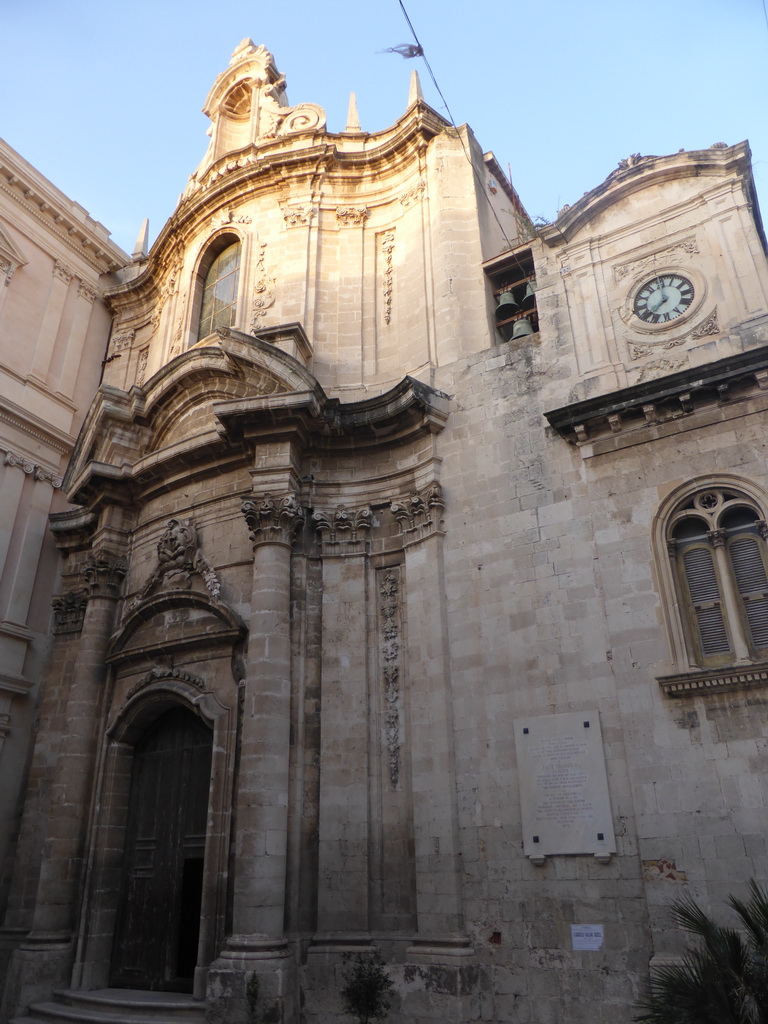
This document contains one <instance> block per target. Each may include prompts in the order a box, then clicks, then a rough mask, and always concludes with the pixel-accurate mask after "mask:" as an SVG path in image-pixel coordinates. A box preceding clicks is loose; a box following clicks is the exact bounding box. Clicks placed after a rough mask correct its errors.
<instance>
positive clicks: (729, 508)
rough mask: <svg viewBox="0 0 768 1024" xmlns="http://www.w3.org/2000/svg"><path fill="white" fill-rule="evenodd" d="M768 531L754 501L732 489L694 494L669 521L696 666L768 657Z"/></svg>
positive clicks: (676, 575) (686, 630)
mask: <svg viewBox="0 0 768 1024" xmlns="http://www.w3.org/2000/svg"><path fill="white" fill-rule="evenodd" d="M766 530H767V528H766V523H765V520H764V519H763V513H762V510H761V509H760V508H758V507H757V506H756V504H755V502H754V500H753V499H751V498H749V497H748V496H747V495H745V494H743V493H740V492H739V491H738V490H736V489H730V488H710V489H707V490H703V491H700V492H698V493H695V494H693V495H691V496H690V497H688V498H687V499H686V501H685V502H681V503H680V505H678V507H677V508H676V510H675V511H674V513H673V515H672V516H671V517H670V520H669V525H668V531H669V532H668V534H667V537H668V542H667V543H668V549H669V553H670V556H671V563H672V568H673V574H674V578H675V584H676V589H677V592H678V601H679V606H680V610H681V612H682V619H683V622H682V625H683V632H684V634H685V637H686V646H687V647H688V651H689V656H690V660H691V661H692V662H693V663H695V664H697V665H700V666H702V667H707V666H715V665H726V664H732V663H744V662H749V661H756V660H760V659H763V658H767V657H768V551H767V550H766V541H765V538H766Z"/></svg>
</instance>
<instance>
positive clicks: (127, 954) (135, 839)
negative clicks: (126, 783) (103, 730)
mask: <svg viewBox="0 0 768 1024" xmlns="http://www.w3.org/2000/svg"><path fill="white" fill-rule="evenodd" d="M211 743H212V736H211V731H210V729H208V728H207V727H206V726H205V725H204V724H203V723H202V722H201V721H200V720H199V719H198V718H196V717H195V715H193V714H192V713H191V712H190V711H187V710H186V709H184V708H176V709H174V710H172V711H167V712H166V713H165V714H163V715H162V716H161V717H160V718H159V719H158V720H157V721H156V722H155V723H154V724H153V725H152V726H151V727H150V728H149V729H148V730H147V732H146V733H145V735H144V736H143V737H142V739H141V740H140V741H139V742H138V743H137V744H136V748H135V754H134V759H133V771H132V775H131V789H130V797H129V802H128V815H127V828H126V843H125V869H124V878H123V886H122V893H121V901H120V909H119V912H118V919H117V928H116V931H115V944H114V950H113V956H112V979H111V984H112V985H114V986H116V987H121V988H123V987H124V988H141V989H159V990H165V991H191V989H192V981H193V976H194V969H195V963H196V960H197V943H198V937H199V933H200V908H201V900H202V886H203V853H204V847H205V827H206V820H207V816H208V790H209V786H210V776H211Z"/></svg>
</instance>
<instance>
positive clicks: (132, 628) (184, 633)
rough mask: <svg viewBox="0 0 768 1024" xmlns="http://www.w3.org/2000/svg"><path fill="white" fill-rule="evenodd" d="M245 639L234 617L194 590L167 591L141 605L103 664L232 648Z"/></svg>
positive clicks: (122, 630) (221, 604)
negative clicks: (192, 650)
mask: <svg viewBox="0 0 768 1024" xmlns="http://www.w3.org/2000/svg"><path fill="white" fill-rule="evenodd" d="M244 635H245V626H244V625H243V623H242V622H241V621H240V619H239V618H238V616H237V615H236V614H235V613H234V612H233V611H232V610H231V608H228V607H227V606H226V605H225V604H223V603H222V602H221V601H217V600H215V599H214V598H212V597H210V596H209V595H208V594H204V593H200V592H199V591H195V590H170V591H165V592H163V593H160V594H156V595H153V596H152V597H150V598H148V599H147V600H145V601H142V602H141V603H140V604H139V605H138V606H137V607H135V608H134V609H133V610H132V611H131V612H130V613H129V615H128V617H127V618H126V620H125V622H124V623H123V625H122V627H121V628H120V630H119V631H118V632H117V633H115V634H114V636H113V637H112V639H111V640H110V643H109V647H108V648H107V658H106V660H107V662H108V663H110V664H120V663H122V662H125V661H131V660H138V659H144V658H151V657H153V656H156V655H157V654H173V653H175V652H178V651H188V650H190V649H203V648H215V647H221V646H222V645H224V646H227V647H232V646H233V645H234V644H235V643H237V642H238V641H239V640H240V639H242V637H243V636H244Z"/></svg>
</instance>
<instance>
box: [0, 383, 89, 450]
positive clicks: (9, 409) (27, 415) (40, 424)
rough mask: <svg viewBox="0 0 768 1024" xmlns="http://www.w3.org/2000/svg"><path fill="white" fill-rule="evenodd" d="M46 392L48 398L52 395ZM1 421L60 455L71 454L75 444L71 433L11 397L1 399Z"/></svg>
mask: <svg viewBox="0 0 768 1024" xmlns="http://www.w3.org/2000/svg"><path fill="white" fill-rule="evenodd" d="M44 394H45V395H46V398H50V397H51V396H50V395H48V394H47V393H45V392H44ZM53 401H56V399H53ZM56 404H59V403H58V402H57V403H56ZM0 421H3V422H5V423H8V424H10V425H11V426H13V427H15V428H16V429H17V430H19V431H20V432H21V433H22V434H26V435H27V436H28V437H31V438H34V440H35V441H41V442H42V443H43V444H44V445H46V446H47V447H48V448H51V449H52V450H53V451H54V452H58V453H59V454H60V455H69V454H70V452H71V451H72V449H73V447H74V444H75V438H74V437H73V436H72V435H71V434H68V433H67V432H66V431H64V430H57V429H56V427H52V426H51V425H50V423H47V422H46V421H45V420H43V419H40V417H39V416H35V415H34V413H31V412H28V411H27V410H26V409H23V408H22V407H21V406H20V405H17V404H16V403H15V402H12V401H11V400H10V399H9V398H2V399H0Z"/></svg>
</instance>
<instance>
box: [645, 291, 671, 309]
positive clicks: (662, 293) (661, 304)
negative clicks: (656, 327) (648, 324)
mask: <svg viewBox="0 0 768 1024" xmlns="http://www.w3.org/2000/svg"><path fill="white" fill-rule="evenodd" d="M666 301H667V296H666V295H665V294H664V289H663V288H662V290H661V301H660V302H657V303H656V305H655V306H649V307H648V308H649V309H650V311H651V312H652V313H658V311H659V310H660V309H661V307H662V306H663V305H664V303H665V302H666Z"/></svg>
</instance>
